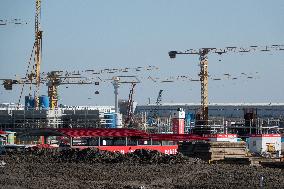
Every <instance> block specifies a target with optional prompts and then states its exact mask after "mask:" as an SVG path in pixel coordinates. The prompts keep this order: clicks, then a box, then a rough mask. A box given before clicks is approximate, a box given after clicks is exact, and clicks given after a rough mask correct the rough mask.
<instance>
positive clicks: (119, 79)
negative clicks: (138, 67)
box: [111, 76, 140, 113]
mask: <svg viewBox="0 0 284 189" xmlns="http://www.w3.org/2000/svg"><path fill="white" fill-rule="evenodd" d="M122 79H123V80H122ZM127 79H130V80H127ZM111 80H112V82H111V83H112V84H113V87H114V107H115V108H114V109H115V113H119V110H118V89H119V87H120V85H121V84H126V83H130V84H132V85H133V84H136V83H140V80H139V79H138V78H137V77H136V76H114V77H113V78H112V79H111Z"/></svg>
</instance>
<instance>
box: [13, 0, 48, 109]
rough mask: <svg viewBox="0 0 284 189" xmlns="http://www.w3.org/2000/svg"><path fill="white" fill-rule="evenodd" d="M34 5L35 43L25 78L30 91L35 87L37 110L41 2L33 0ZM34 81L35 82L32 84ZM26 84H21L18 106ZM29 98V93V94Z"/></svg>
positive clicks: (40, 49)
mask: <svg viewBox="0 0 284 189" xmlns="http://www.w3.org/2000/svg"><path fill="white" fill-rule="evenodd" d="M35 3H36V6H35V8H36V11H35V41H34V45H33V49H32V53H31V56H30V59H29V62H28V66H27V70H26V78H29V81H30V82H29V84H30V90H31V85H32V84H34V85H35V93H34V94H35V96H34V99H35V108H36V109H38V108H39V89H40V83H41V81H40V66H41V58H42V32H43V31H42V30H41V28H40V15H41V0H35ZM32 61H34V65H33V66H32V69H31V70H30V66H31V63H32ZM33 80H35V82H33ZM25 84H26V82H23V83H22V89H21V94H20V97H19V101H18V105H19V104H20V101H21V97H22V94H23V89H24V85H25ZM29 96H31V93H30V94H29Z"/></svg>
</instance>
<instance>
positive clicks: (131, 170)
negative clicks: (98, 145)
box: [0, 149, 284, 189]
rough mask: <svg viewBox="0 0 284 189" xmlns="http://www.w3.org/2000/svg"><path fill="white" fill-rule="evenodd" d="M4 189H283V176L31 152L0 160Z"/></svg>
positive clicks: (104, 155) (161, 158)
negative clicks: (3, 163)
mask: <svg viewBox="0 0 284 189" xmlns="http://www.w3.org/2000/svg"><path fill="white" fill-rule="evenodd" d="M0 161H4V162H5V163H6V164H5V165H4V167H0V188H5V189H9V188H34V189H37V188H72V189H73V188H137V189H142V188H143V189H152V188H169V189H173V188H220V189H221V188H233V189H237V188H261V186H263V188H284V170H281V169H272V168H263V167H252V166H248V165H228V164H207V163H205V162H203V161H200V160H199V159H193V158H186V157H184V156H182V155H181V154H178V155H176V156H174V155H164V154H161V153H159V152H156V151H148V150H137V151H135V152H134V153H130V154H125V155H123V154H120V153H112V152H107V151H99V150H96V149H85V150H81V151H80V150H74V149H70V150H64V151H58V150H57V149H36V150H34V149H30V150H28V151H25V152H22V153H19V152H17V153H9V154H6V155H3V156H0Z"/></svg>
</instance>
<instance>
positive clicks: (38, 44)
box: [34, 0, 42, 109]
mask: <svg viewBox="0 0 284 189" xmlns="http://www.w3.org/2000/svg"><path fill="white" fill-rule="evenodd" d="M40 14H41V0H36V14H35V51H34V53H35V56H34V60H35V79H36V90H35V108H36V109H38V108H39V90H40V65H41V57H42V31H41V28H40Z"/></svg>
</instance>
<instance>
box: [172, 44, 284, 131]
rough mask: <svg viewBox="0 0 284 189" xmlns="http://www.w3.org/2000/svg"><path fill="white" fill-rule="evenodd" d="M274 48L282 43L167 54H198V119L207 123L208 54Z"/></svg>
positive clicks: (279, 48)
mask: <svg viewBox="0 0 284 189" xmlns="http://www.w3.org/2000/svg"><path fill="white" fill-rule="evenodd" d="M274 50H276V51H277V50H284V45H270V46H256V45H255V46H249V47H246V48H243V47H225V48H221V49H218V48H200V49H189V50H185V51H170V52H168V55H169V57H170V58H172V59H173V58H176V55H177V54H182V55H198V56H199V66H200V73H199V77H200V82H201V112H200V121H201V122H202V125H207V123H208V55H209V54H210V53H215V54H218V55H222V54H225V53H250V52H256V51H259V52H270V51H274Z"/></svg>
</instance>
